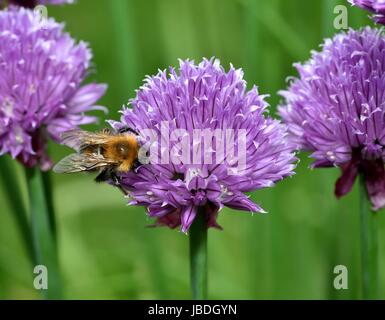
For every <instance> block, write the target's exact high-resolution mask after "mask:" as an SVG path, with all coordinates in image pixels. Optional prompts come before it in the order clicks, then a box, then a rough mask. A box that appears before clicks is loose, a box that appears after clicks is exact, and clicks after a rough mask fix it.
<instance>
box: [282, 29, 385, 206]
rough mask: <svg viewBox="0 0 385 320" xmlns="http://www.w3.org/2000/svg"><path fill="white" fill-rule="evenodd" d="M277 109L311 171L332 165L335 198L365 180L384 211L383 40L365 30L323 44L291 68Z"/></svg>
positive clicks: (374, 31)
mask: <svg viewBox="0 0 385 320" xmlns="http://www.w3.org/2000/svg"><path fill="white" fill-rule="evenodd" d="M295 67H296V68H297V70H298V72H299V78H294V79H292V80H291V84H290V86H289V89H288V90H287V91H283V92H281V95H282V96H283V97H284V98H285V102H284V104H283V105H282V106H281V107H280V108H279V110H280V114H281V116H282V118H283V119H284V121H285V122H286V123H287V125H288V128H289V133H290V138H291V141H292V142H293V143H295V144H296V145H297V148H298V149H302V150H307V151H311V152H312V157H313V158H315V159H316V160H315V162H314V164H313V166H314V167H331V166H337V167H340V168H341V169H342V176H341V177H340V179H339V180H338V181H337V183H336V189H335V193H336V196H337V197H341V196H343V195H345V194H346V193H348V192H349V191H350V190H351V188H352V186H353V184H354V181H355V179H356V176H357V174H358V173H362V174H363V175H364V177H365V181H366V187H367V191H368V195H369V197H370V199H371V202H372V204H373V209H374V210H378V209H380V208H382V207H384V206H385V170H384V159H385V149H384V146H385V116H384V113H385V96H384V93H385V37H384V34H383V32H382V31H381V30H376V29H371V28H369V27H367V28H364V29H362V30H359V31H355V30H350V31H348V32H347V33H341V34H338V35H336V36H335V37H334V38H333V39H327V40H325V42H324V44H323V48H322V50H321V51H320V52H313V53H312V57H311V59H310V60H309V61H307V62H306V63H304V64H296V65H295Z"/></svg>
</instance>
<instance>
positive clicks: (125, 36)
mask: <svg viewBox="0 0 385 320" xmlns="http://www.w3.org/2000/svg"><path fill="white" fill-rule="evenodd" d="M109 4H110V9H111V17H113V19H112V21H111V22H112V28H113V30H114V37H115V39H116V40H115V41H116V45H118V46H119V50H115V58H116V65H117V66H119V74H120V75H121V79H122V81H121V87H120V90H121V92H120V94H121V95H122V97H123V96H124V97H125V96H126V95H127V92H128V91H129V90H131V89H132V90H133V89H134V88H135V87H136V85H137V84H138V83H139V82H138V81H140V79H139V77H138V67H137V65H138V57H137V53H136V50H135V48H136V47H137V41H136V38H135V30H134V22H133V17H134V16H135V12H134V7H135V6H134V4H133V1H132V0H113V1H109Z"/></svg>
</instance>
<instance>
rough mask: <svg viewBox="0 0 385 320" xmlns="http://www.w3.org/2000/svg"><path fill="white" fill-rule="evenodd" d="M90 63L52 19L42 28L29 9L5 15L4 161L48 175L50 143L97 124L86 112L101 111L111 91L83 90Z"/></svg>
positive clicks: (0, 79) (83, 48)
mask: <svg viewBox="0 0 385 320" xmlns="http://www.w3.org/2000/svg"><path fill="white" fill-rule="evenodd" d="M90 59H91V52H90V50H89V49H88V47H87V45H86V44H85V43H84V42H80V43H79V44H76V43H75V41H74V40H73V39H72V38H71V37H70V36H69V35H68V34H67V33H64V32H63V25H61V24H58V23H56V22H55V21H54V20H53V19H48V20H46V21H44V24H43V25H42V22H41V21H40V19H39V17H38V16H37V15H35V14H34V13H33V12H32V11H30V10H28V9H24V8H19V9H17V8H12V9H10V10H3V11H0V155H2V154H5V153H10V154H11V156H12V157H13V158H17V159H18V160H19V161H20V162H22V163H23V164H24V165H26V166H28V167H32V166H35V165H37V164H38V165H40V167H41V168H42V169H43V170H47V169H49V167H50V165H51V162H50V160H49V158H48V156H47V154H46V143H47V139H48V138H51V139H53V140H54V141H59V140H60V139H59V137H60V134H61V133H62V132H64V131H67V130H69V129H74V128H77V127H78V126H79V125H82V124H87V123H93V122H95V121H96V118H95V117H92V116H86V115H84V112H86V111H90V110H94V109H100V108H101V107H98V106H95V105H94V103H95V102H96V101H97V100H98V99H99V98H100V97H101V96H102V95H103V94H104V92H105V90H106V86H105V85H100V84H94V83H91V84H88V85H81V83H82V81H83V80H84V78H85V77H86V75H87V69H88V67H89V64H90Z"/></svg>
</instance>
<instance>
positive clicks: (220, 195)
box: [111, 59, 295, 232]
mask: <svg viewBox="0 0 385 320" xmlns="http://www.w3.org/2000/svg"><path fill="white" fill-rule="evenodd" d="M264 98H265V96H262V95H259V94H258V90H257V88H256V87H253V88H252V89H251V90H250V91H247V90H246V83H245V81H244V80H243V72H242V70H240V69H234V68H233V67H232V66H231V67H230V70H229V71H227V72H226V71H225V70H224V69H223V68H222V66H221V65H220V62H219V60H216V59H211V60H206V59H204V60H203V61H202V62H201V63H200V64H198V65H196V64H194V62H192V61H180V67H179V71H176V70H174V69H173V68H170V70H169V72H167V71H159V73H158V74H157V75H155V76H152V77H147V78H146V81H145V84H144V85H143V86H142V87H141V88H140V90H138V92H137V96H136V98H135V99H133V100H131V101H130V105H131V106H132V108H124V109H123V110H122V113H123V115H122V117H121V121H120V122H113V121H111V124H112V126H113V127H114V128H115V129H117V130H119V129H121V128H124V127H130V128H135V130H137V131H138V132H139V133H140V132H142V131H143V130H146V129H147V130H148V129H151V130H153V132H154V134H156V135H158V136H162V133H161V124H162V123H163V124H164V123H167V124H168V126H169V128H170V132H173V130H175V129H184V130H185V133H186V136H187V137H188V138H187V141H190V143H191V145H194V148H190V149H189V151H188V152H191V153H192V152H193V149H194V150H198V149H199V150H203V151H202V153H201V155H200V156H199V159H200V161H198V162H199V163H200V164H197V163H196V162H194V163H192V162H183V161H182V162H181V163H180V164H174V163H155V164H154V163H150V164H145V165H142V166H140V167H139V168H138V169H137V170H135V171H130V172H129V173H127V174H124V175H122V177H121V179H122V185H123V187H124V188H125V189H127V191H128V192H129V194H130V198H131V199H130V203H129V204H132V205H141V206H144V207H146V208H147V212H148V215H149V216H150V217H154V218H157V223H156V224H157V225H166V226H169V227H171V228H175V227H178V226H180V225H181V230H182V231H183V232H187V231H188V229H189V227H190V226H191V224H192V222H193V221H194V219H195V217H196V215H197V214H198V213H202V212H204V214H205V215H206V220H207V224H208V226H209V227H219V226H218V224H217V223H216V218H217V215H218V212H219V211H220V210H221V209H222V208H223V207H224V206H226V207H229V208H233V209H237V210H244V211H248V212H264V210H263V209H262V208H261V207H260V206H259V205H257V204H255V203H254V202H252V201H251V200H250V199H249V197H248V196H247V195H245V192H251V191H254V190H257V189H260V188H264V187H271V186H273V185H274V183H275V182H277V181H279V180H281V179H283V178H284V177H287V176H290V175H292V174H293V169H294V164H293V162H294V161H295V157H294V154H293V153H292V147H291V146H289V145H288V144H287V142H286V127H285V126H284V125H282V124H281V123H280V122H279V121H278V120H273V119H272V118H270V117H268V116H266V108H267V103H266V102H265V100H264ZM197 129H207V130H209V131H210V130H215V129H220V130H225V129H233V130H234V132H235V133H234V135H235V137H237V133H239V132H240V131H241V130H242V129H244V131H245V132H246V133H247V134H246V136H245V137H246V139H245V140H243V142H244V145H245V156H246V157H245V159H246V166H245V168H244V170H239V171H236V164H235V163H228V162H227V161H222V162H220V161H219V162H216V161H214V160H215V155H216V154H217V153H218V152H219V144H216V143H213V145H212V148H203V145H202V144H200V143H195V144H194V143H192V140H191V139H192V138H191V137H192V136H193V132H194V130H197ZM141 137H142V138H143V139H144V137H143V135H142V136H141ZM178 142H179V141H178V140H177V141H171V142H170V145H169V148H166V149H162V148H161V149H162V151H161V152H160V153H162V152H163V153H167V154H170V155H171V156H173V155H174V156H175V155H176V153H177V152H176V150H178V148H177V143H178ZM243 142H241V140H237V138H235V140H234V145H233V148H234V149H235V150H238V147H239V145H238V144H241V143H243ZM226 148H227V149H226V150H225V154H227V152H230V151H229V148H231V147H230V145H227V146H226ZM205 155H206V157H207V156H208V155H209V158H210V159H214V160H213V161H212V163H211V164H210V163H207V162H205V161H204V157H205ZM234 172H236V173H235V174H234ZM200 209H203V210H200Z"/></svg>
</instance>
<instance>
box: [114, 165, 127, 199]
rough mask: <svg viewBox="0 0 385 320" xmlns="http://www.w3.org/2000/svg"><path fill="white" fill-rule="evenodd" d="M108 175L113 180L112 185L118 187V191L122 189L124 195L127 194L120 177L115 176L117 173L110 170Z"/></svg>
mask: <svg viewBox="0 0 385 320" xmlns="http://www.w3.org/2000/svg"><path fill="white" fill-rule="evenodd" d="M110 177H111V180H112V181H113V182H114V186H115V187H117V188H119V189H120V191H122V192H123V194H124V195H125V196H126V195H128V193H127V191H126V190H125V189H124V188H123V187H122V185H121V184H120V179H119V177H118V176H117V174H116V173H115V171H111V173H110Z"/></svg>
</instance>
